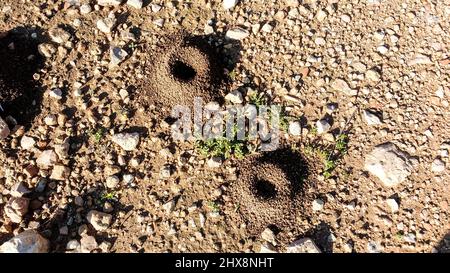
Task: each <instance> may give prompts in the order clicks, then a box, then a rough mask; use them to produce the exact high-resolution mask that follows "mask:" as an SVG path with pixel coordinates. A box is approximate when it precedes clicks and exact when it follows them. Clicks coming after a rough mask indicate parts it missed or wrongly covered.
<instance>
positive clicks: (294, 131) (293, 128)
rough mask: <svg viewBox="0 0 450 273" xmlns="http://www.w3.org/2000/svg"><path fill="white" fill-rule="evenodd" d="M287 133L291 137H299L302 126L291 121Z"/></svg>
mask: <svg viewBox="0 0 450 273" xmlns="http://www.w3.org/2000/svg"><path fill="white" fill-rule="evenodd" d="M289 133H290V134H291V135H293V136H300V135H301V134H302V126H301V125H300V122H298V121H293V122H291V123H289Z"/></svg>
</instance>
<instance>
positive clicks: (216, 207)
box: [208, 201, 220, 213]
mask: <svg viewBox="0 0 450 273" xmlns="http://www.w3.org/2000/svg"><path fill="white" fill-rule="evenodd" d="M208 207H209V208H210V209H211V211H212V212H214V213H219V212H220V205H219V204H218V203H217V202H215V201H208Z"/></svg>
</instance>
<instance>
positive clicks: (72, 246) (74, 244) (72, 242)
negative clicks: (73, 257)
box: [66, 240, 81, 250]
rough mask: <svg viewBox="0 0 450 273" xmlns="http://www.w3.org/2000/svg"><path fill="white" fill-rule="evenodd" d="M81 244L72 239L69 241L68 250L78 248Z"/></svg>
mask: <svg viewBox="0 0 450 273" xmlns="http://www.w3.org/2000/svg"><path fill="white" fill-rule="evenodd" d="M80 247H81V244H80V242H78V241H77V240H70V241H69V242H67V245H66V249H67V250H78V249H80Z"/></svg>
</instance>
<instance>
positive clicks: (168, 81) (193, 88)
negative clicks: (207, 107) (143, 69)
mask: <svg viewBox="0 0 450 273" xmlns="http://www.w3.org/2000/svg"><path fill="white" fill-rule="evenodd" d="M150 54H151V55H152V62H151V63H150V64H149V65H148V74H147V76H146V78H145V80H144V81H143V83H142V84H141V88H140V90H141V97H140V99H141V100H143V101H146V102H148V103H149V104H152V105H155V106H162V107H167V108H169V109H171V108H172V107H173V106H175V105H183V106H192V105H193V104H194V98H195V97H201V98H202V99H203V101H205V102H210V101H221V100H222V99H221V98H222V97H223V92H222V90H221V84H222V83H223V68H222V66H221V62H220V61H219V59H218V56H217V53H215V51H214V49H213V48H212V47H211V46H210V45H209V44H208V43H207V41H206V38H202V37H200V36H196V37H192V36H189V35H188V34H186V33H185V32H178V33H175V34H171V35H168V36H167V39H165V41H164V43H163V44H161V45H160V46H159V47H158V49H157V50H154V52H152V53H150Z"/></svg>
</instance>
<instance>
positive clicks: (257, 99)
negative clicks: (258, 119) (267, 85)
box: [248, 92, 267, 108]
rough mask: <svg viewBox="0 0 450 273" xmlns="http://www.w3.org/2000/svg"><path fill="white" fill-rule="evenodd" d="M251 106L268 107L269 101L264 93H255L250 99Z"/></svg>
mask: <svg viewBox="0 0 450 273" xmlns="http://www.w3.org/2000/svg"><path fill="white" fill-rule="evenodd" d="M248 101H249V103H250V104H253V105H255V106H256V107H257V108H259V107H260V106H263V105H267V99H266V97H264V94H263V93H256V92H255V93H253V94H251V95H250V96H249V97H248Z"/></svg>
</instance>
